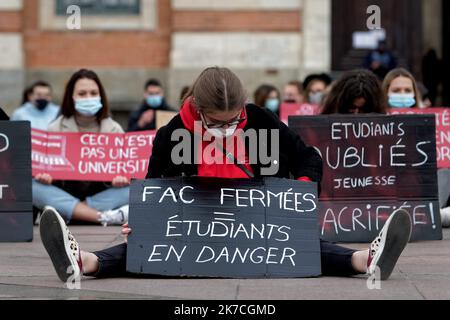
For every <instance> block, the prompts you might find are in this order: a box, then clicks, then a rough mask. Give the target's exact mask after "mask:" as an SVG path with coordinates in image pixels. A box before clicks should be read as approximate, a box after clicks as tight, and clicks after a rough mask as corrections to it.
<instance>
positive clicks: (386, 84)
mask: <svg viewBox="0 0 450 320" xmlns="http://www.w3.org/2000/svg"><path fill="white" fill-rule="evenodd" d="M399 77H404V78H408V79H410V80H411V81H412V84H413V88H414V96H415V98H416V104H415V105H414V106H413V108H418V107H419V106H420V101H422V97H421V94H420V91H419V87H418V86H417V82H416V79H415V78H414V76H413V75H412V74H411V72H409V71H408V70H406V69H404V68H397V69H394V70H392V71H391V72H389V73H388V74H387V75H386V77H385V78H384V81H383V85H382V88H383V92H384V93H385V94H386V97H388V94H389V88H390V87H391V83H392V81H394V80H395V79H397V78H399Z"/></svg>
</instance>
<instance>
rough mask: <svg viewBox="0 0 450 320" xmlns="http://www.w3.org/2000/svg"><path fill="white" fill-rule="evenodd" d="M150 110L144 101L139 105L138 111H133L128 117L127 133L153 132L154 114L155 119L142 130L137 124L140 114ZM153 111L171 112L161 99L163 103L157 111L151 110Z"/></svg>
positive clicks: (154, 126)
mask: <svg viewBox="0 0 450 320" xmlns="http://www.w3.org/2000/svg"><path fill="white" fill-rule="evenodd" d="M151 109H152V108H151V107H150V106H149V105H148V104H147V102H146V101H143V102H142V103H141V106H140V107H139V109H138V110H136V111H133V112H132V113H131V115H130V119H129V121H128V129H127V132H134V131H147V130H155V129H156V114H155V118H154V119H153V121H152V122H150V123H149V124H147V125H146V126H145V127H144V128H139V125H138V122H139V119H140V118H141V116H142V114H143V113H144V112H146V111H148V110H151ZM153 110H155V111H157V110H162V111H168V110H172V108H171V107H170V106H169V105H168V104H167V102H166V99H163V102H162V104H161V106H160V107H159V108H157V109H153Z"/></svg>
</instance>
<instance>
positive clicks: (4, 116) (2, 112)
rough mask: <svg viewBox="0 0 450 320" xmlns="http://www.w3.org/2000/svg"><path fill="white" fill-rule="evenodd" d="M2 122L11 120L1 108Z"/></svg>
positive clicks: (0, 117)
mask: <svg viewBox="0 0 450 320" xmlns="http://www.w3.org/2000/svg"><path fill="white" fill-rule="evenodd" d="M0 120H9V117H8V115H7V114H6V113H5V111H3V109H2V108H0Z"/></svg>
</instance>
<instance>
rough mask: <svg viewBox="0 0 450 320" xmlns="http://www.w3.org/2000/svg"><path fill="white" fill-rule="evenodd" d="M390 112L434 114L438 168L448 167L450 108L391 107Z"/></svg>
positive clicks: (449, 156)
mask: <svg viewBox="0 0 450 320" xmlns="http://www.w3.org/2000/svg"><path fill="white" fill-rule="evenodd" d="M389 113H390V114H393V115H395V114H434V115H436V147H437V152H436V154H437V162H438V168H450V109H448V108H428V109H391V110H390V111H389Z"/></svg>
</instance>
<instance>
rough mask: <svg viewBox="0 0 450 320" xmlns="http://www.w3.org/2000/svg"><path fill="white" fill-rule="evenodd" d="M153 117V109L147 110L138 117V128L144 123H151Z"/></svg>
mask: <svg viewBox="0 0 450 320" xmlns="http://www.w3.org/2000/svg"><path fill="white" fill-rule="evenodd" d="M154 119H155V110H147V111H145V112H144V113H143V114H142V115H141V118H140V119H139V122H138V126H139V128H144V127H145V126H146V125H148V124H149V123H151V122H152V121H153V120H154Z"/></svg>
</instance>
